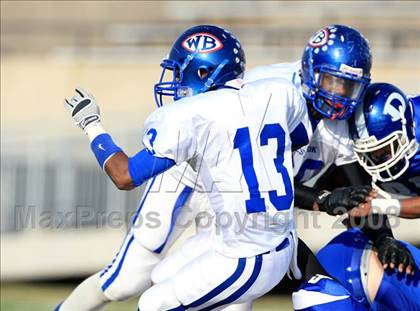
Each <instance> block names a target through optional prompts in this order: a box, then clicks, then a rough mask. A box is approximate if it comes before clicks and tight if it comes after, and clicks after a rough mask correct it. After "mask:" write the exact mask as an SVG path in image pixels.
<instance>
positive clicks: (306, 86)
mask: <svg viewBox="0 0 420 311" xmlns="http://www.w3.org/2000/svg"><path fill="white" fill-rule="evenodd" d="M370 68H371V54H370V48H369V45H368V43H367V40H366V39H365V38H364V37H363V36H362V35H361V34H360V33H359V32H358V31H357V30H355V29H353V28H350V27H347V26H341V25H331V26H328V27H325V28H323V29H321V30H320V31H318V32H317V33H315V35H314V36H312V38H311V39H310V40H309V43H308V44H307V46H306V47H305V50H304V53H303V56H302V72H301V77H302V83H303V90H304V96H305V98H306V99H307V101H308V102H309V103H311V105H312V107H313V108H314V109H315V110H316V111H317V112H318V113H320V114H321V115H322V116H323V117H326V118H329V119H349V118H350V116H351V114H352V113H353V110H354V108H355V107H356V106H357V105H358V104H359V103H360V102H361V100H362V98H363V94H364V92H365V90H366V88H367V86H368V84H369V82H370Z"/></svg>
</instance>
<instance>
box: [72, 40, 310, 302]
mask: <svg viewBox="0 0 420 311" xmlns="http://www.w3.org/2000/svg"><path fill="white" fill-rule="evenodd" d="M224 36H231V35H230V34H228V33H225V34H224ZM208 37H210V38H207V39H208V41H206V45H207V44H209V46H210V48H209V50H208V51H207V53H208V54H207V55H208V57H211V52H213V51H217V50H220V49H222V48H226V49H228V48H231V49H232V51H234V53H235V50H236V53H237V47H235V46H230V47H229V45H228V44H222V43H221V42H220V39H218V38H217V37H215V36H213V37H212V36H208ZM195 39H197V38H195ZM182 43H184V44H186V46H183V48H184V49H187V50H188V48H190V49H191V45H196V44H197V42H188V41H187V42H185V41H183V42H182ZM197 53H198V51H195V52H194V53H191V54H190V57H189V58H188V59H187V63H186V64H184V65H185V66H188V65H189V63H193V62H194V57H195V56H196V55H197ZM235 61H236V59H235ZM239 61H240V60H239V58H237V62H239ZM225 64H226V63H224V62H222V63H220V66H224V65H225ZM181 68H182V67H181V66H180V64H179V63H176V62H175V63H173V66H172V69H173V71H174V77H175V81H183V77H182V71H180V70H179V69H181ZM182 69H184V68H182ZM197 73H198V74H200V75H201V76H202V78H203V80H205V81H207V82H209V84H210V85H208V84H207V83H204V87H207V88H210V86H211V83H212V82H213V79H214V77H215V76H216V74H214V75H213V74H209V72H206V70H203V71H201V70H198V72H197ZM214 73H218V70H217V68H216V69H215V71H214ZM177 91H179V92H181V93H183V94H188V93H191V92H192V91H193V89H191V88H189V87H188V84H187V85H184V86H183V85H181V83H180V85H179V88H178V89H177ZM77 93H78V94H77V95H76V96H74V97H73V98H72V99H71V100H70V101H66V103H67V105H68V108H69V110H70V111H71V115H72V117H73V119H74V120H75V121H76V123H77V124H78V125H79V126H80V127H82V128H83V129H84V130H85V132H86V133H87V135H88V136H89V138H90V140H91V148H92V151H93V153H94V154H95V156H96V158H97V160H98V162H99V164H100V166H101V167H102V168H104V170H105V171H106V172H107V174H108V175H109V176H110V178H111V179H112V180H113V181H114V183H115V184H116V185H117V187H118V188H119V189H126V190H129V189H133V188H134V187H136V186H138V185H140V184H141V183H143V182H144V181H145V180H147V179H149V178H153V177H154V176H156V175H158V174H160V173H162V172H164V171H165V170H167V169H169V168H170V167H173V166H175V165H177V164H178V165H180V164H182V163H185V162H188V164H189V165H191V167H192V168H193V169H194V170H195V171H196V172H197V174H198V175H199V177H200V182H201V183H202V184H203V187H204V190H205V191H207V195H208V196H209V202H210V206H211V208H212V210H213V212H214V213H215V216H216V219H217V220H219V221H216V224H215V225H214V226H213V227H212V231H211V233H210V234H198V235H196V236H194V237H192V238H191V239H190V240H188V241H187V242H186V243H185V245H184V246H183V247H182V249H181V250H180V251H177V252H175V253H174V254H172V255H170V256H169V257H167V258H165V260H164V261H163V262H161V263H160V264H158V265H157V266H156V268H155V269H154V270H153V272H152V280H153V281H154V282H155V283H156V284H155V285H153V286H152V287H151V288H150V289H148V290H147V291H146V292H145V293H144V294H143V295H142V297H141V299H140V301H139V309H140V310H167V309H175V308H177V309H179V310H183V309H187V308H200V309H206V310H210V309H216V308H219V307H221V306H224V305H229V304H231V303H233V302H244V301H248V300H252V299H255V298H257V297H259V296H261V295H263V294H264V293H266V292H267V291H268V290H270V289H271V288H272V287H273V286H275V285H276V284H277V283H278V282H279V281H280V280H281V278H282V277H283V276H284V274H285V273H286V272H287V270H288V269H289V265H291V266H292V272H294V273H296V274H298V272H299V271H298V269H297V268H296V266H295V265H293V263H294V261H293V260H292V257H293V254H294V253H295V248H296V247H295V246H296V239H297V238H296V234H295V232H294V222H293V213H292V209H293V196H294V195H293V180H292V178H293V168H292V144H296V143H299V142H298V140H299V139H298V138H296V140H293V141H292V139H291V137H290V136H291V133H293V131H294V130H295V129H296V128H297V127H298V126H303V127H304V128H307V129H309V128H310V126H309V120H308V118H307V109H306V105H304V104H303V100H302V95H301V94H299V93H298V92H297V90H296V88H295V87H294V85H293V84H291V83H290V82H289V81H286V80H282V79H273V80H266V81H257V82H254V83H249V84H247V85H245V86H243V87H242V88H241V89H237V88H235V87H233V86H229V85H225V84H221V85H217V84H216V85H213V87H212V89H211V90H209V89H208V90H207V92H205V93H204V94H198V95H195V96H193V97H189V98H182V99H180V100H179V101H178V102H177V104H176V105H167V106H165V107H163V108H161V109H158V110H157V111H155V112H154V113H153V114H152V115H151V116H150V117H149V118H148V119H147V121H146V126H145V132H144V137H143V143H144V144H145V145H146V147H147V148H146V149H143V150H142V151H140V152H139V153H138V154H136V155H135V156H134V157H131V158H128V157H127V156H126V155H125V154H124V153H123V152H122V150H121V148H119V147H118V146H117V145H115V143H114V142H113V141H112V139H111V137H110V135H109V134H107V133H106V132H105V131H104V130H103V128H102V126H101V124H100V115H99V108H98V106H97V104H96V101H95V100H94V98H93V96H91V95H90V94H88V93H86V92H84V91H81V90H77ZM178 94H179V93H178ZM310 136H311V131H310V130H308V132H307V133H306V137H307V138H310ZM242 177H244V178H242ZM243 189H245V191H244V190H243ZM223 218H224V219H227V220H228V224H222V223H221V220H222V219H223ZM250 218H252V221H250ZM133 241H134V237H132V238H130V239H129V241H128V242H127V244H131V243H133ZM124 252H125V251H124ZM123 256H124V254H123ZM214 267H217V269H214ZM117 270H118V268H117Z"/></svg>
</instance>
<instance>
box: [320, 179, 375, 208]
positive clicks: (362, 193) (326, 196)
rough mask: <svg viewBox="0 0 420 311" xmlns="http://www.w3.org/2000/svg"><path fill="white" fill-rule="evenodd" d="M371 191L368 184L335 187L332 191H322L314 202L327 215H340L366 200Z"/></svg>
mask: <svg viewBox="0 0 420 311" xmlns="http://www.w3.org/2000/svg"><path fill="white" fill-rule="evenodd" d="M371 191H372V187H371V186H370V185H368V186H351V187H345V188H337V189H334V190H333V191H332V192H329V191H322V192H321V193H320V194H319V195H318V198H317V199H316V201H315V203H316V204H317V206H318V208H319V210H320V211H324V212H327V213H328V215H342V214H344V213H345V212H347V211H349V210H350V209H352V208H353V207H356V206H358V205H359V204H360V203H364V202H367V200H369V199H370V194H371Z"/></svg>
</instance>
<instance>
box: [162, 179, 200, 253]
mask: <svg viewBox="0 0 420 311" xmlns="http://www.w3.org/2000/svg"><path fill="white" fill-rule="evenodd" d="M192 191H193V190H192V188H190V187H187V186H185V188H184V189H183V190H182V192H181V193H180V194H179V196H178V198H177V199H176V201H175V205H174V208H173V209H172V218H171V226H170V227H169V231H168V234H167V235H166V238H165V241H164V242H163V244H162V245H161V246H160V247H158V248H157V249H156V250H154V252H155V253H157V254H160V253H161V252H162V250H163V248H164V247H165V245H166V243H167V242H168V240H169V237H170V235H171V232H172V229H173V227H174V225H175V222H176V218H177V217H178V214H179V212H180V210H181V208H182V207H183V206H184V205H185V203H186V202H187V200H188V198H189V197H190V194H191V193H192Z"/></svg>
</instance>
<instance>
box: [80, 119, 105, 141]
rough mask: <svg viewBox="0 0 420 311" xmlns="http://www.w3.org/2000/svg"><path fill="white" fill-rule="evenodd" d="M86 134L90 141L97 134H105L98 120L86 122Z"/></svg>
mask: <svg viewBox="0 0 420 311" xmlns="http://www.w3.org/2000/svg"><path fill="white" fill-rule="evenodd" d="M84 131H85V133H86V135H87V136H88V137H89V140H90V142H92V141H93V140H94V139H95V138H96V137H97V136H99V135H101V134H106V132H105V130H104V128H103V127H102V125H101V124H100V123H99V122H98V123H96V122H94V123H91V124H88V125H87V126H86V127H85V129H84Z"/></svg>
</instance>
